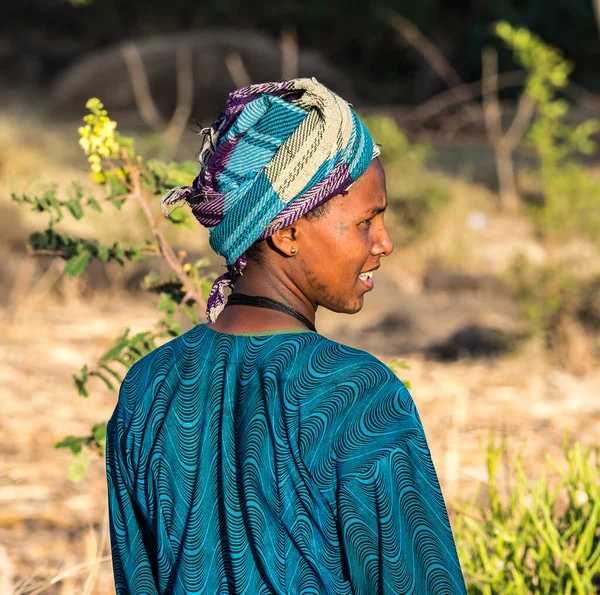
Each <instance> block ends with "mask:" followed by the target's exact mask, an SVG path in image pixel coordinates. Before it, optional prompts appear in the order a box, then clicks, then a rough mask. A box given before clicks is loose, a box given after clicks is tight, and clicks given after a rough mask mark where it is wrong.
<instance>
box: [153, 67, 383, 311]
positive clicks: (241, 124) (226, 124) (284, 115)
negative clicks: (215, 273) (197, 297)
mask: <svg viewBox="0 0 600 595" xmlns="http://www.w3.org/2000/svg"><path fill="white" fill-rule="evenodd" d="M202 132H203V133H204V135H205V136H204V143H203V146H202V149H201V151H200V158H199V161H200V173H199V174H198V176H197V178H196V179H195V180H194V183H193V185H192V186H190V187H185V188H174V189H173V190H171V191H170V192H168V193H167V194H166V195H165V196H164V197H163V199H162V200H161V203H162V205H163V209H165V212H166V205H169V204H173V203H175V202H177V201H179V200H186V201H187V202H188V204H189V205H190V206H191V209H192V212H193V213H194V215H195V217H196V218H197V219H198V221H200V223H202V225H204V226H205V227H207V228H208V229H209V241H210V245H211V247H212V248H213V250H214V251H215V252H217V253H218V254H220V255H222V256H224V257H225V260H226V266H227V272H226V273H224V274H223V275H221V276H220V277H219V278H218V279H217V280H216V281H215V283H214V285H213V287H212V290H211V293H210V295H209V298H208V305H207V318H208V320H209V321H214V320H215V319H216V318H217V316H218V314H219V312H220V311H221V309H222V308H223V306H224V305H225V297H224V290H225V288H227V287H230V288H233V287H234V285H235V281H236V279H237V277H238V275H239V274H240V273H241V272H242V270H243V269H244V267H245V266H246V263H247V258H246V255H245V251H246V250H247V249H248V248H249V247H250V246H251V245H252V244H253V243H254V242H255V241H257V240H262V239H266V238H267V237H269V236H270V235H272V234H273V233H274V232H275V231H276V230H278V229H281V228H283V227H287V226H288V225H291V224H292V223H293V222H294V221H296V220H297V219H299V218H300V217H302V216H303V215H305V214H306V213H308V212H309V211H310V210H312V209H314V208H315V207H317V206H319V205H321V204H323V203H324V202H325V201H327V200H329V199H330V198H332V197H333V196H336V195H338V194H342V193H345V192H347V190H348V188H349V187H350V186H351V185H352V184H353V183H354V182H355V181H356V180H357V179H358V178H359V177H360V176H361V175H362V174H363V173H364V172H365V170H366V169H367V167H368V166H369V164H370V162H371V160H372V159H373V158H374V157H376V156H377V155H379V148H378V147H377V145H376V144H375V143H374V142H373V139H372V138H371V135H370V134H369V131H368V130H367V128H366V127H365V125H364V124H363V123H362V122H361V121H360V119H359V118H358V116H357V115H356V112H355V111H354V109H352V107H351V106H350V104H348V103H347V102H346V101H345V100H344V99H342V98H341V97H339V96H338V95H336V94H335V93H334V92H333V91H331V90H329V89H328V88H327V87H325V86H324V85H322V84H321V83H319V82H318V81H317V80H316V79H314V78H312V79H310V78H299V79H292V80H289V81H281V82H274V83H260V84H256V85H250V86H248V87H243V88H241V89H238V90H237V91H234V92H233V93H231V94H230V95H229V97H228V100H227V104H226V107H225V112H224V113H223V114H222V115H221V116H220V117H219V118H217V120H216V121H215V122H214V123H213V124H212V126H211V127H210V128H207V129H204V130H203V131H202Z"/></svg>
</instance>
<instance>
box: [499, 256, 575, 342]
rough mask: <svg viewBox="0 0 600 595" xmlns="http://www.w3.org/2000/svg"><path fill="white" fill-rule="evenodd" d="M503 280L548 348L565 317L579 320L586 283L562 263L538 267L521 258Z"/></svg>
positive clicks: (512, 264)
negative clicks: (573, 274)
mask: <svg viewBox="0 0 600 595" xmlns="http://www.w3.org/2000/svg"><path fill="white" fill-rule="evenodd" d="M503 281H504V282H505V284H506V286H507V287H508V288H509V289H510V291H511V292H512V294H513V295H514V296H515V298H516V299H517V301H518V303H519V305H520V307H521V309H522V312H523V315H524V316H525V319H526V321H527V324H528V328H529V332H530V334H531V335H532V336H542V337H544V338H545V340H546V344H547V345H551V344H552V338H553V336H554V334H555V333H556V331H557V330H558V328H559V326H560V323H561V320H562V319H563V318H564V317H571V318H572V317H575V316H576V314H577V311H578V309H579V307H580V305H581V297H582V295H583V293H582V290H583V287H584V285H583V282H581V281H579V280H577V279H575V278H574V277H573V276H572V275H571V274H570V273H569V271H568V270H567V269H565V267H564V266H561V265H559V264H548V265H543V266H540V265H537V264H534V263H532V262H531V261H530V260H529V259H528V258H527V257H526V256H524V255H519V256H517V257H516V258H515V259H514V260H513V261H512V263H511V266H510V267H509V268H508V269H507V270H506V272H505V273H504V274H503Z"/></svg>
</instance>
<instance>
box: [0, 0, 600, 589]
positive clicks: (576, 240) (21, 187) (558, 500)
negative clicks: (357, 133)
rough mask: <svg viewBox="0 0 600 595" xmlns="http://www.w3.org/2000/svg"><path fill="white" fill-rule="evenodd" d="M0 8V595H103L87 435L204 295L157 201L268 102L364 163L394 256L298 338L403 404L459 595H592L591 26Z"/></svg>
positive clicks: (436, 17) (581, 18) (204, 10)
mask: <svg viewBox="0 0 600 595" xmlns="http://www.w3.org/2000/svg"><path fill="white" fill-rule="evenodd" d="M3 7H4V8H5V14H6V18H5V19H3V22H2V24H0V73H1V74H2V78H3V81H5V84H4V85H3V86H2V88H1V89H0V215H1V216H0V254H1V255H2V258H1V259H0V282H1V283H2V292H0V316H1V324H2V329H3V332H2V333H0V378H1V379H2V382H3V387H2V390H3V392H4V393H5V394H6V398H3V399H2V400H0V454H1V455H2V456H1V457H0V503H2V506H1V507H0V510H1V512H0V593H2V594H5V593H6V594H11V593H20V594H25V593H27V594H30V595H31V594H33V593H41V592H47V593H82V592H84V593H102V594H104V593H112V592H114V591H113V587H112V586H111V572H110V564H109V562H110V557H109V548H108V542H107V533H106V527H107V522H106V493H105V481H104V472H103V465H102V459H101V457H99V456H97V455H98V454H100V455H102V454H103V448H104V428H105V421H106V419H107V418H108V416H109V415H110V413H111V411H112V408H113V407H114V403H115V399H116V389H117V388H118V385H119V381H120V379H121V378H122V376H123V374H124V373H125V371H126V369H127V368H128V366H129V365H131V363H132V362H133V361H135V360H136V359H138V358H139V357H142V356H143V355H144V354H145V353H147V352H148V351H149V350H151V349H153V348H154V347H155V346H156V345H157V344H159V343H160V342H162V341H165V340H168V339H169V338H170V337H172V336H175V335H177V334H179V333H181V332H183V331H184V330H185V329H187V328H189V327H190V326H191V325H193V324H197V323H199V322H203V307H202V302H203V300H204V298H205V297H206V292H207V291H208V289H209V288H210V284H211V281H212V279H214V278H215V276H216V275H217V274H219V273H220V272H222V269H223V263H222V262H221V260H220V259H219V258H217V257H216V256H215V255H214V254H212V253H211V251H210V249H209V247H208V242H207V234H206V231H205V230H204V229H202V228H201V227H200V226H199V225H197V224H196V222H195V221H194V220H193V218H191V217H190V216H189V213H187V212H186V211H185V210H184V209H176V210H175V211H173V212H172V213H171V218H170V219H167V218H164V217H163V216H162V214H161V213H160V209H159V207H158V198H159V197H160V195H161V194H162V193H163V192H164V191H165V190H167V189H168V188H170V187H172V186H174V185H180V184H187V183H189V182H190V181H191V179H192V178H193V176H194V175H195V172H196V171H197V165H196V163H195V158H196V155H197V151H198V149H199V141H200V139H199V137H198V134H197V133H198V132H199V131H200V129H201V128H202V127H203V126H207V125H209V124H210V123H211V122H212V120H213V119H214V118H215V116H216V115H217V113H218V111H219V110H220V109H222V107H223V105H224V102H225V99H226V96H227V93H228V92H230V91H231V90H233V89H234V88H236V87H239V86H242V85H244V84H248V83H250V82H259V81H266V80H278V79H281V78H291V77H294V76H316V77H317V78H318V79H319V80H320V81H321V82H323V83H325V84H327V85H328V86H330V87H331V88H332V89H334V90H335V91H337V92H338V93H340V94H341V95H342V96H343V97H345V98H346V99H348V100H350V101H352V103H353V105H354V106H355V108H356V109H357V110H358V111H359V113H360V114H361V116H362V117H363V118H364V120H365V123H366V124H367V126H368V127H369V129H370V131H371V133H372V135H373V137H374V139H375V141H376V142H377V143H378V144H380V145H381V150H382V156H381V160H382V163H383V164H384V167H385V169H386V178H387V187H388V197H389V203H390V208H389V209H388V212H387V213H386V222H387V225H388V228H389V230H390V232H391V234H392V236H393V239H394V241H395V243H396V251H395V253H394V254H393V255H392V256H391V257H390V258H389V259H386V261H384V262H383V265H384V266H382V268H381V270H380V271H378V274H377V275H376V279H375V289H374V290H373V292H372V294H371V295H369V296H368V298H371V299H367V300H366V303H365V307H364V309H363V311H362V312H361V313H360V315H359V316H353V317H340V316H336V315H334V314H332V313H328V312H318V316H317V327H318V328H319V330H320V332H322V333H323V334H325V335H327V336H329V337H331V338H332V339H334V340H338V341H342V342H345V343H347V344H350V345H353V346H356V347H358V348H361V349H366V350H368V351H371V352H372V353H374V354H376V355H377V356H378V357H380V358H382V359H383V360H384V361H386V362H387V363H388V364H389V365H390V367H392V369H394V371H396V373H397V374H398V376H399V377H400V378H401V379H402V380H403V381H405V382H406V384H407V386H410V388H411V393H412V394H413V397H414V399H415V402H416V404H417V407H418V408H419V412H420V414H421V418H422V419H423V423H424V426H425V429H426V432H427V436H428V441H429V445H430V448H431V451H432V456H433V459H434V463H435V465H436V469H437V471H438V474H439V476H440V480H441V483H442V488H443V490H444V495H445V497H446V500H447V502H448V504H449V512H450V515H451V519H452V522H453V527H454V529H455V535H456V539H457V546H458V549H459V555H460V559H461V564H462V565H463V570H464V572H465V578H466V580H467V584H468V587H469V593H473V594H479V593H482V594H483V593H485V594H493V593H494V594H495V593H515V594H517V593H519V594H520V593H523V594H524V593H561V594H562V593H577V594H583V593H595V592H598V589H599V583H600V581H599V572H600V541H599V540H600V480H599V460H598V440H597V436H598V432H599V431H600V401H599V400H598V396H597V395H598V389H599V387H600V370H599V368H598V361H599V358H600V332H599V331H600V177H599V173H600V170H599V169H598V149H597V146H596V143H597V140H598V131H599V129H600V127H599V124H598V118H600V80H599V75H600V71H599V69H598V64H599V63H600V62H599V60H598V57H599V49H600V33H599V30H600V29H599V15H600V2H596V1H595V0H577V1H576V2H573V1H569V2H567V0H547V1H545V2H541V1H539V2H538V1H535V0H530V1H527V2H525V1H521V0H503V1H498V0H494V1H492V0H464V1H462V0H461V1H459V2H453V3H449V2H445V3H443V2H440V1H436V0H426V1H425V2H420V3H415V2H408V1H407V0H403V1H395V2H388V3H360V4H359V3H358V2H344V3H341V2H337V1H335V2H329V3H324V2H313V1H311V2H293V1H284V2H272V1H267V2H263V3H260V4H258V5H257V4H255V5H253V4H248V3H243V2H239V1H237V0H230V1H228V2H223V1H221V2H216V1H212V0H211V1H207V2H203V3H198V2H190V1H189V0H175V1H173V2H170V3H161V2H154V1H146V2H144V3H140V2H137V1H133V0H131V1H129V2H118V3H117V2H113V1H107V0H71V1H70V2H67V1H61V0H37V1H31V2H16V1H15V0H7V2H5V4H4V6H3ZM93 97H96V98H99V99H100V100H101V102H102V103H103V104H104V105H100V103H99V102H98V100H94V101H91V102H89V101H88V100H90V98H93ZM104 108H106V111H104ZM84 116H85V118H86V119H85V121H84V122H82V117H84ZM82 149H83V150H82ZM138 156H139V157H140V158H141V160H138ZM77 394H79V397H78V396H77ZM568 434H570V435H571V437H572V440H571V441H569V440H568V438H567V435H568ZM496 438H500V440H501V442H500V443H499V444H498V443H497V441H496ZM55 444H56V445H57V446H58V447H59V449H58V450H53V449H52V446H53V445H55ZM67 476H68V478H67ZM84 477H85V479H83V480H82V481H80V482H79V483H73V481H72V480H81V479H82V478H84Z"/></svg>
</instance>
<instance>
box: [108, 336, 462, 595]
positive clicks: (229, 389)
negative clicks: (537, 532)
mask: <svg viewBox="0 0 600 595" xmlns="http://www.w3.org/2000/svg"><path fill="white" fill-rule="evenodd" d="M107 473H108V481H109V503H110V512H111V543H112V550H113V565H114V568H115V582H116V585H117V593H119V595H120V594H123V593H144V594H153V593H177V594H183V593H186V594H189V593H198V594H200V593H202V594H207V595H208V594H210V595H213V594H214V595H219V594H225V593H227V594H238V593H248V594H259V593H261V594H277V595H284V594H285V595H296V594H298V595H299V594H300V593H315V594H320V595H326V594H330V595H334V594H335V595H341V594H354V595H367V594H369V595H371V594H374V593H382V594H385V595H387V594H392V593H451V594H454V593H461V594H462V593H464V592H465V590H464V582H463V579H462V574H461V571H460V565H459V563H458V559H457V556H456V549H455V546H454V541H453V538H452V532H451V529H450V525H449V522H448V518H447V513H446V509H445V505H444V501H443V497H442V494H441V490H440V488H439V484H438V482H437V477H436V474H435V470H434V469H433V465H432V463H431V458H430V455H429V450H428V448H427V443H426V440H425V435H424V432H423V429H422V426H421V422H420V419H419V416H418V413H417V411H416V409H415V407H414V403H413V401H412V398H411V397H410V394H409V393H408V391H407V390H406V387H404V385H403V384H402V383H401V382H400V381H399V380H398V379H397V378H396V377H395V376H394V375H393V373H392V372H391V371H390V370H389V369H388V368H387V367H386V366H385V365H383V364H382V363H381V362H379V360H377V359H376V358H374V357H373V356H371V355H369V354H367V353H365V352H362V351H359V350H356V349H352V348H350V347H346V346H344V345H341V344H339V343H335V342H333V341H330V340H328V339H326V338H325V337H323V336H321V335H319V334H317V333H312V332H301V331H294V332H287V333H276V332H271V333H269V334H266V335H263V336H260V335H252V336H244V335H234V334H226V333H219V332H216V331H213V330H211V329H209V328H208V327H206V326H205V325H199V326H197V327H195V328H193V329H192V330H191V331H189V332H188V333H186V334H185V335H183V336H182V337H179V338H177V339H175V340H173V341H171V342H170V343H168V344H166V345H164V346H162V347H160V348H159V349H157V350H156V351H154V352H152V353H151V354H149V355H148V356H146V357H145V358H144V359H143V360H141V361H140V362H138V363H137V364H136V365H135V366H134V367H133V368H132V369H131V370H130V372H129V373H128V375H127V377H126V379H125V381H124V382H123V385H122V388H121V393H120V398H119V404H118V405H117V407H116V409H115V412H114V414H113V416H112V418H111V420H110V422H109V427H108V442H107Z"/></svg>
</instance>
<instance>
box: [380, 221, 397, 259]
mask: <svg viewBox="0 0 600 595" xmlns="http://www.w3.org/2000/svg"><path fill="white" fill-rule="evenodd" d="M377 246H378V250H377V253H378V254H380V255H381V256H388V255H389V254H391V253H392V252H393V251H394V242H392V238H391V237H390V234H389V233H388V232H387V229H386V228H385V226H384V228H383V231H382V236H381V238H379V242H378V243H377Z"/></svg>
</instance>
